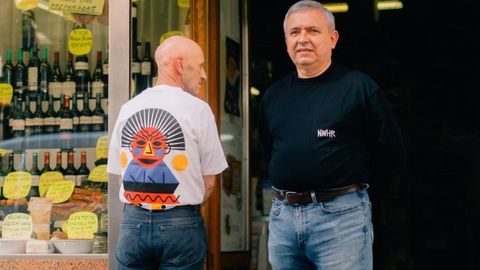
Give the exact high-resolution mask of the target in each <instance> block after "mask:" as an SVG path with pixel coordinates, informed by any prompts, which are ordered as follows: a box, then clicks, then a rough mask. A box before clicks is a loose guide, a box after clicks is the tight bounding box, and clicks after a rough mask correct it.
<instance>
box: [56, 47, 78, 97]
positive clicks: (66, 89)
mask: <svg viewBox="0 0 480 270" xmlns="http://www.w3.org/2000/svg"><path fill="white" fill-rule="evenodd" d="M74 77H75V69H74V67H73V55H72V54H71V53H68V58H67V66H66V67H65V78H64V82H63V83H62V93H63V94H64V95H66V96H73V94H74V93H75V90H76V85H75V80H74ZM58 98H60V96H58Z"/></svg>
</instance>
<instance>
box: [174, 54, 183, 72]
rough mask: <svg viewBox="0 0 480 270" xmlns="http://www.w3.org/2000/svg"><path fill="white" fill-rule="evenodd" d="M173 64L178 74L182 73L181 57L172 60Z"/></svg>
mask: <svg viewBox="0 0 480 270" xmlns="http://www.w3.org/2000/svg"><path fill="white" fill-rule="evenodd" d="M173 66H174V68H175V70H176V71H177V72H178V73H179V74H183V59H182V58H181V57H177V58H175V59H174V60H173Z"/></svg>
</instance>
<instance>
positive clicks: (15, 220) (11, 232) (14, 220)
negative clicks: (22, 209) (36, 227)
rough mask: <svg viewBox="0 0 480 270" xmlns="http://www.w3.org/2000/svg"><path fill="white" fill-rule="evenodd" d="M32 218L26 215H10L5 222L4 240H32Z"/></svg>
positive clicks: (3, 227)
mask: <svg viewBox="0 0 480 270" xmlns="http://www.w3.org/2000/svg"><path fill="white" fill-rule="evenodd" d="M32 230H33V225H32V217H31V216H30V215H28V214H24V213H13V214H8V215H7V216H6V217H5V219H4V220H3V226H2V238H3V239H17V240H20V239H22V240H25V239H30V238H31V236H32Z"/></svg>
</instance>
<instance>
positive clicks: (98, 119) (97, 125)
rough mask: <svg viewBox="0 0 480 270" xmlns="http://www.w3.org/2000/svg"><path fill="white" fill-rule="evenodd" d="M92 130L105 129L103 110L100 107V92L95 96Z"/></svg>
mask: <svg viewBox="0 0 480 270" xmlns="http://www.w3.org/2000/svg"><path fill="white" fill-rule="evenodd" d="M91 130H92V131H105V111H103V109H102V99H101V98H100V93H97V96H96V97H95V108H94V109H93V112H92V125H91Z"/></svg>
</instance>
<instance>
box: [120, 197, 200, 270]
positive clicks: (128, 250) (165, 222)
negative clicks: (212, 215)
mask: <svg viewBox="0 0 480 270" xmlns="http://www.w3.org/2000/svg"><path fill="white" fill-rule="evenodd" d="M205 235H206V234H205V227H204V224H203V220H202V216H201V213H200V207H198V206H189V207H175V208H173V209H169V210H164V211H149V210H144V209H142V208H140V207H137V206H134V205H126V206H125V209H124V211H123V218H122V222H121V224H120V233H119V239H118V245H117V250H116V257H117V269H121V270H124V269H125V270H126V269H162V270H173V269H175V270H180V269H182V270H187V269H189V270H190V269H192V270H194V269H199V270H200V269H203V266H204V257H205V253H206V237H205Z"/></svg>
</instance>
